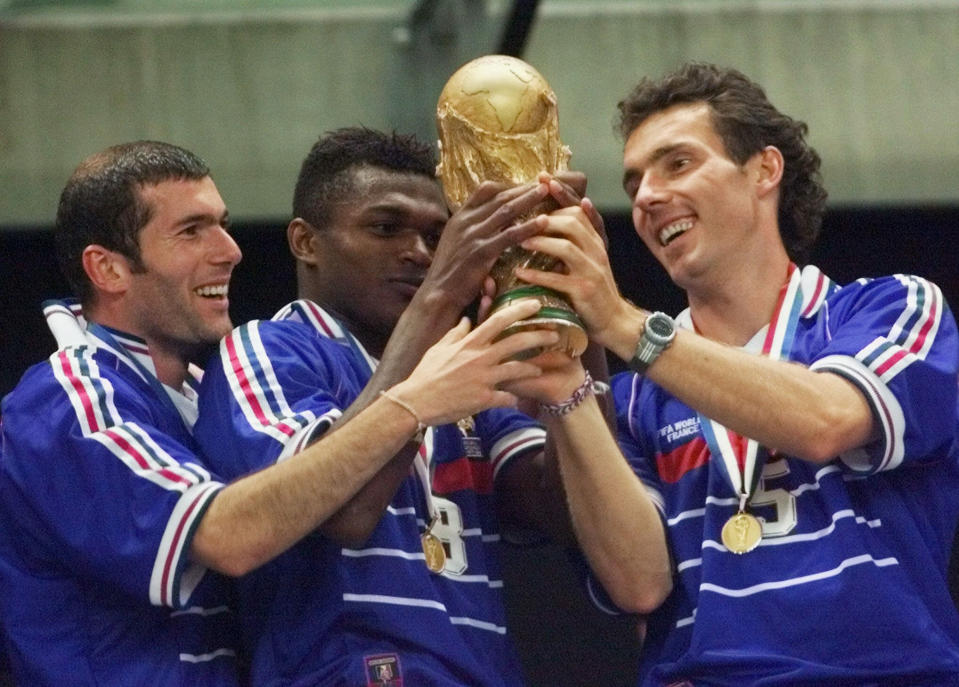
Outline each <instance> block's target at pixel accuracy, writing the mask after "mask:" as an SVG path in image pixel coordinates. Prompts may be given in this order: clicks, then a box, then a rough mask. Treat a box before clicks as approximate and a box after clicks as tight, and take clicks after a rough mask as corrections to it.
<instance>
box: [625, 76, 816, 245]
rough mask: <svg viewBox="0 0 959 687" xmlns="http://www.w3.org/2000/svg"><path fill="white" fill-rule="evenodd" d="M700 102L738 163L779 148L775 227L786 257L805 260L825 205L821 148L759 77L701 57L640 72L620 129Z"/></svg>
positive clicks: (626, 133)
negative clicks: (657, 71)
mask: <svg viewBox="0 0 959 687" xmlns="http://www.w3.org/2000/svg"><path fill="white" fill-rule="evenodd" d="M698 102H703V103H706V104H707V105H708V106H709V109H710V113H711V117H712V123H713V126H714V128H715V129H716V132H717V133H718V134H719V136H720V138H721V139H722V141H723V145H724V146H725V148H726V153H727V154H728V155H729V157H730V158H731V159H732V160H733V161H734V162H736V163H737V164H740V165H742V164H745V163H746V161H747V160H748V159H749V158H750V157H752V156H753V155H754V154H755V153H758V152H760V151H761V150H762V149H763V148H765V147H766V146H769V145H771V146H775V147H776V148H778V149H779V151H780V152H781V153H782V154H783V158H784V160H785V165H784V166H785V168H784V170H783V179H782V184H781V185H780V198H779V232H780V235H781V236H782V240H783V245H785V247H786V252H787V253H788V254H789V257H790V258H791V259H792V260H794V261H796V262H798V263H802V262H804V261H805V260H806V259H808V256H809V251H810V249H811V248H812V245H813V243H814V242H815V241H816V238H817V236H818V235H819V230H820V228H821V227H822V217H823V214H824V212H825V208H826V189H825V188H824V187H823V185H822V177H821V175H820V172H819V165H820V159H819V154H818V153H817V152H816V151H815V149H814V148H812V147H811V146H810V145H809V144H808V143H807V142H806V139H805V136H806V133H807V132H808V127H807V126H806V124H805V123H804V122H800V121H797V120H795V119H792V118H791V117H789V116H787V115H785V114H783V113H781V112H780V111H779V110H777V109H776V108H775V107H773V105H772V103H770V102H769V99H768V98H767V97H766V93H765V91H764V90H763V89H762V87H761V86H759V85H758V84H757V83H755V82H754V81H752V80H750V79H749V78H748V77H746V76H745V75H744V74H742V73H741V72H739V71H736V70H735V69H728V68H721V67H717V66H716V65H713V64H706V63H702V62H690V63H687V64H685V65H683V66H682V67H680V68H679V69H677V70H676V71H674V72H671V73H669V74H667V75H665V76H663V77H662V78H661V79H659V80H651V79H649V78H644V79H643V80H642V81H640V82H639V83H638V84H637V85H636V86H635V88H633V90H632V91H631V92H630V94H629V95H628V96H627V97H626V98H625V99H623V100H622V101H620V102H619V105H618V106H619V112H620V119H619V132H620V134H621V135H622V136H623V138H624V139H626V138H628V137H629V135H630V134H631V133H632V132H633V130H634V129H635V128H636V127H638V126H639V125H640V124H642V123H643V121H645V120H646V119H647V118H648V117H650V116H651V115H654V114H656V113H658V112H661V111H662V110H665V109H667V108H670V107H672V106H673V105H680V104H687V103H698Z"/></svg>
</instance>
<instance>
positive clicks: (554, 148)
mask: <svg viewBox="0 0 959 687" xmlns="http://www.w3.org/2000/svg"><path fill="white" fill-rule="evenodd" d="M436 124H437V128H438V130H439V149H440V164H439V166H438V167H437V170H436V171H437V175H438V176H439V178H440V179H441V180H442V182H443V191H444V193H445V194H446V199H447V201H448V202H449V204H450V209H451V210H454V211H455V210H456V209H458V208H459V207H460V206H461V205H462V204H463V203H464V202H466V199H467V198H468V197H469V195H470V194H471V193H472V192H473V191H474V190H475V189H476V187H477V186H479V185H480V183H482V182H484V181H502V182H507V183H512V184H524V183H527V182H529V181H533V180H535V179H536V178H537V176H538V175H539V173H540V172H544V171H545V172H549V173H551V174H552V173H554V172H560V171H563V170H565V169H567V166H566V165H567V163H568V162H569V156H570V152H569V148H567V147H566V146H564V145H563V144H562V142H561V141H560V139H559V119H558V117H557V113H556V95H555V94H554V93H553V91H552V89H550V87H549V84H548V83H547V82H546V79H544V78H543V77H542V76H541V75H540V74H539V72H537V71H536V70H535V69H533V68H532V67H531V66H530V65H528V64H527V63H525V62H523V61H522V60H520V59H517V58H515V57H508V56H506V55H487V56H485V57H479V58H477V59H475V60H472V61H471V62H468V63H466V64H465V65H464V66H462V67H460V68H459V69H458V70H457V71H456V72H455V73H454V74H453V76H451V77H450V79H449V81H447V82H446V86H444V87H443V92H442V93H441V94H440V98H439V102H438V103H437V106H436ZM555 207H556V206H555V204H551V203H550V201H546V202H544V204H543V205H542V206H541V207H538V208H535V209H534V211H533V212H531V213H530V214H529V216H528V217H533V216H535V215H537V214H540V213H542V212H549V211H550V210H552V209H555ZM528 217H527V218H528ZM527 218H522V219H527ZM557 266H558V261H557V260H556V259H554V258H552V257H551V256H548V255H544V254H542V253H536V252H533V251H528V250H524V249H523V248H520V247H518V246H516V247H513V248H509V249H507V250H506V251H504V252H503V255H502V256H500V258H499V260H497V261H496V264H495V265H494V266H493V269H492V271H491V276H492V277H493V280H494V281H495V282H496V296H495V298H494V301H493V307H492V310H493V311H495V310H497V309H499V308H502V307H505V306H506V305H508V304H509V303H510V302H512V301H514V300H517V299H520V298H528V297H532V298H536V299H537V300H539V301H540V303H541V304H542V307H541V308H540V310H539V312H538V313H536V315H534V316H533V317H531V318H529V319H526V320H523V321H521V322H517V323H516V324H513V325H511V326H510V327H508V328H507V329H506V330H505V332H504V335H509V334H511V333H515V332H517V331H521V330H525V329H554V330H556V331H557V332H559V334H560V341H559V343H558V344H557V345H556V346H555V347H554V349H555V350H561V351H564V352H566V353H567V354H568V355H571V356H578V355H579V354H581V353H582V352H583V351H584V350H585V349H586V344H587V337H586V331H585V329H584V328H583V323H582V322H581V321H580V319H579V317H577V315H576V313H575V312H574V311H573V308H572V306H571V305H570V304H569V301H568V300H567V299H566V298H565V297H564V296H563V295H562V294H560V293H557V292H556V291H552V290H550V289H545V288H543V287H540V286H534V285H532V284H527V283H525V282H522V281H520V280H519V279H517V278H516V276H515V275H514V273H513V270H514V269H515V268H516V267H528V268H533V269H540V270H547V271H549V270H554V269H556V267H557Z"/></svg>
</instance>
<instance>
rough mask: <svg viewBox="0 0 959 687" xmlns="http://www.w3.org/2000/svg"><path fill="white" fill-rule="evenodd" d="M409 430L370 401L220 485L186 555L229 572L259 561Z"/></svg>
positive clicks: (394, 411) (363, 477)
mask: <svg viewBox="0 0 959 687" xmlns="http://www.w3.org/2000/svg"><path fill="white" fill-rule="evenodd" d="M415 430H416V421H415V420H414V419H413V417H412V416H411V415H410V414H409V413H407V412H406V411H405V410H403V409H402V408H400V407H398V406H396V405H395V404H393V403H392V402H390V401H389V400H387V399H380V400H377V401H375V402H373V403H372V404H370V405H369V406H368V407H367V408H365V409H364V410H363V411H362V412H360V413H358V414H357V415H356V416H355V417H354V418H353V419H352V421H351V422H350V424H349V426H348V427H347V426H344V427H343V428H342V429H340V430H338V431H335V432H331V433H329V434H328V435H326V436H324V437H323V438H322V439H321V440H320V441H317V442H315V443H313V444H311V445H310V446H308V447H307V448H306V449H304V450H303V451H301V452H300V453H298V454H297V455H295V456H292V457H291V458H289V459H287V460H284V461H281V462H279V463H277V464H275V465H273V466H271V467H269V468H267V469H265V470H261V471H260V472H256V473H253V474H251V475H248V476H246V477H244V478H242V479H240V480H238V481H236V482H234V483H232V484H230V485H228V486H227V487H226V488H224V489H223V490H222V491H221V492H220V493H219V494H218V495H217V496H216V498H214V499H213V502H212V503H211V504H210V507H209V509H208V510H207V512H206V513H205V514H204V516H203V519H202V521H201V522H200V525H199V527H198V528H197V531H196V534H195V535H194V538H193V541H192V544H191V557H192V558H193V559H194V560H196V561H198V562H200V563H203V564H204V565H206V566H208V567H210V568H213V569H215V570H219V571H221V572H225V573H227V574H230V575H242V574H245V573H246V572H249V571H250V570H253V569H254V568H257V567H259V566H260V565H262V564H263V563H265V562H267V561H269V560H271V559H272V558H274V557H275V556H277V555H279V554H280V553H282V552H284V551H286V550H287V549H288V548H290V547H291V546H292V545H293V544H295V543H296V542H297V541H299V540H300V539H301V538H303V537H304V536H306V535H307V534H309V533H310V532H312V531H313V530H315V529H316V528H317V527H318V526H319V525H320V524H321V523H323V522H324V521H325V520H327V519H328V518H329V517H330V516H332V515H333V514H334V513H335V512H337V511H338V510H339V509H340V508H342V507H343V506H344V504H345V503H346V502H347V501H348V500H349V499H350V498H352V497H353V496H354V495H355V494H356V493H357V492H358V491H359V490H360V489H361V488H362V487H363V486H364V485H365V484H367V483H368V482H369V481H370V480H371V479H372V477H373V476H374V475H375V474H376V473H377V472H378V471H380V470H381V469H382V468H383V466H384V465H386V464H387V463H388V462H389V461H390V460H391V459H392V458H393V457H394V456H395V455H396V454H397V453H398V452H399V451H400V450H401V449H402V448H403V446H404V445H405V444H406V443H407V442H408V440H409V438H410V436H412V434H413V433H414V432H415Z"/></svg>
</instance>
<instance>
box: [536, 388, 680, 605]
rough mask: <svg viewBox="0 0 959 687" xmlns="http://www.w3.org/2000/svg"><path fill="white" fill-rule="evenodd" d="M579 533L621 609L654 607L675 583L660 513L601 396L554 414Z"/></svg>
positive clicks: (552, 427) (554, 429) (566, 485)
mask: <svg viewBox="0 0 959 687" xmlns="http://www.w3.org/2000/svg"><path fill="white" fill-rule="evenodd" d="M548 430H549V432H550V434H551V435H553V436H554V441H555V446H556V451H557V456H558V459H559V466H560V473H561V475H562V480H563V485H564V488H565V490H566V495H567V499H568V501H569V509H570V514H571V517H572V522H573V527H574V529H575V532H576V536H577V539H578V540H579V543H580V546H581V547H582V549H583V552H584V554H585V555H586V557H587V559H588V560H589V562H590V567H591V568H592V569H593V572H594V573H595V574H596V576H597V578H598V579H599V580H600V582H602V584H603V586H604V587H605V588H606V590H607V591H608V592H609V594H610V596H611V598H612V599H613V601H614V602H615V603H616V604H617V605H618V606H619V607H620V608H622V609H623V610H626V611H630V612H638V613H648V612H650V611H652V610H654V609H655V608H657V607H658V606H659V605H660V604H661V603H662V602H663V600H664V599H665V598H666V596H667V595H668V594H669V592H670V590H671V589H672V573H671V570H670V560H669V552H668V549H667V546H666V534H665V531H664V529H663V524H662V520H661V519H660V516H659V513H658V511H657V510H656V507H655V506H654V505H653V502H652V499H651V498H650V496H649V494H648V493H647V492H646V489H645V487H644V486H643V485H642V483H641V482H640V481H639V479H638V478H637V477H636V475H635V474H633V471H632V470H631V469H630V467H629V465H628V464H627V462H626V461H625V460H624V459H623V456H622V453H621V452H620V450H619V447H618V446H617V445H616V443H615V441H614V440H613V438H612V436H611V435H610V432H609V429H608V427H607V426H606V421H605V418H604V416H603V413H602V412H601V410H600V408H599V405H598V404H597V402H596V399H595V397H590V398H588V399H587V400H586V401H584V402H583V404H582V405H580V406H579V407H578V408H577V409H576V410H574V411H573V412H571V413H568V414H567V415H564V416H561V417H553V418H550V419H549V421H548Z"/></svg>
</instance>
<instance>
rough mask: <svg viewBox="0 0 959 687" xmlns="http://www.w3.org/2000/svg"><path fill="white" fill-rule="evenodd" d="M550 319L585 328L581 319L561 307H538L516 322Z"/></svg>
mask: <svg viewBox="0 0 959 687" xmlns="http://www.w3.org/2000/svg"><path fill="white" fill-rule="evenodd" d="M540 318H544V319H551V320H565V321H566V322H571V323H572V324H575V325H577V326H579V327H582V328H584V329H585V325H584V324H583V321H582V320H581V319H579V317H577V316H576V313H574V312H570V311H569V310H563V309H562V308H540V309H539V311H537V313H536V314H535V315H533V316H532V317H528V318H526V320H520V322H519V323H518V324H522V323H523V322H525V321H527V320H536V319H540Z"/></svg>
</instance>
